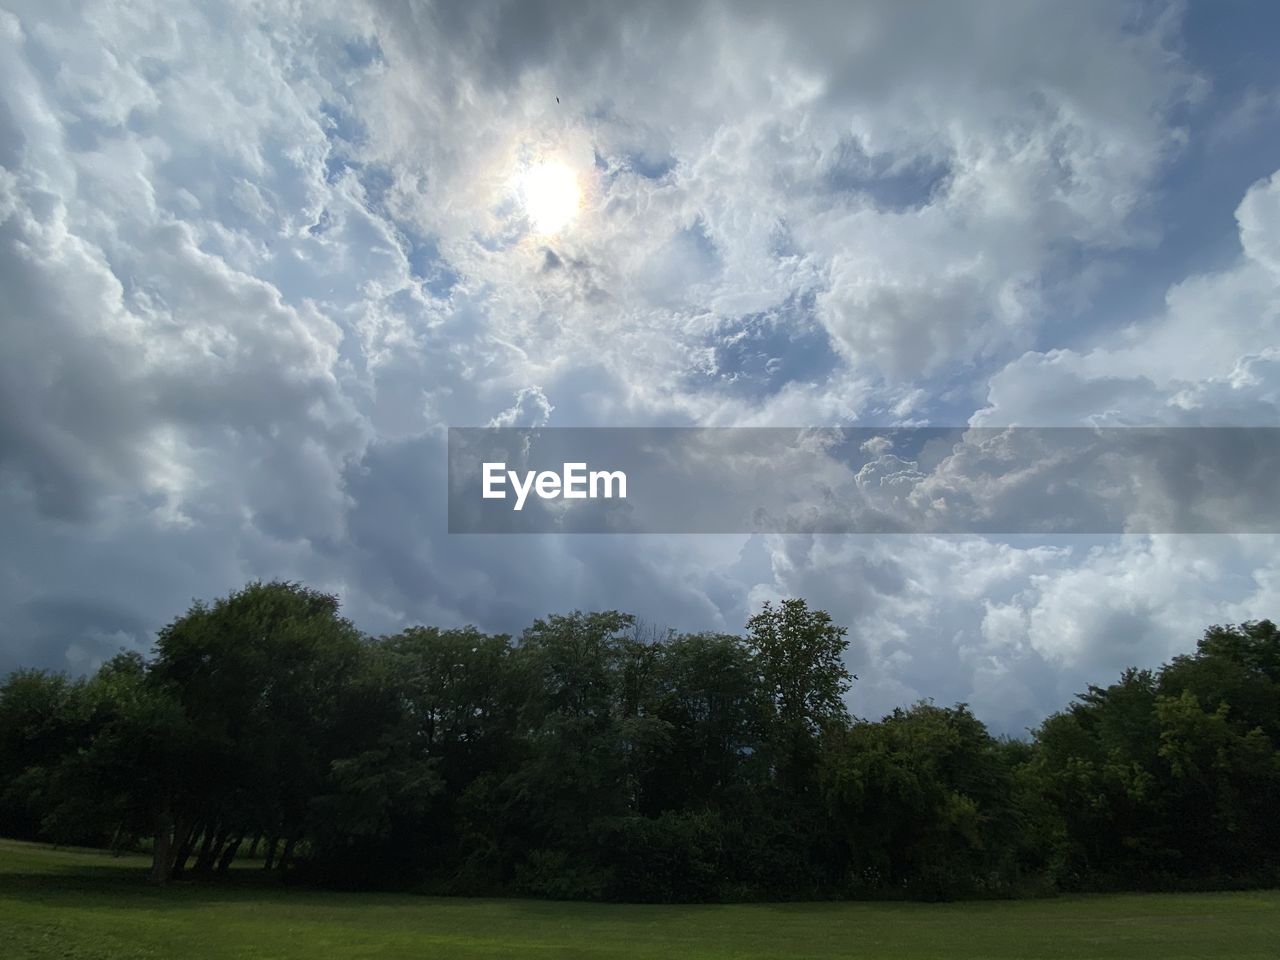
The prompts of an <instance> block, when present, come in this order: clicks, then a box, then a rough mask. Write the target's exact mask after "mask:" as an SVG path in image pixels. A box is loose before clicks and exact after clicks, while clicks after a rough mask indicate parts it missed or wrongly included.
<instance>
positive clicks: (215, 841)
mask: <svg viewBox="0 0 1280 960" xmlns="http://www.w3.org/2000/svg"><path fill="white" fill-rule="evenodd" d="M226 839H227V831H226V828H223V829H220V830H218V831H217V832H214V831H212V830H211V831H210V832H209V834H208V835H207V836H206V837H205V838H204V843H203V844H202V845H201V847H200V856H199V858H197V860H196V869H195V872H196V873H198V874H199V875H200V876H202V877H204V876H208V875H209V874H211V873H213V867H214V864H216V863H217V862H218V854H219V852H221V850H222V845H223V844H224V843H225V842H226Z"/></svg>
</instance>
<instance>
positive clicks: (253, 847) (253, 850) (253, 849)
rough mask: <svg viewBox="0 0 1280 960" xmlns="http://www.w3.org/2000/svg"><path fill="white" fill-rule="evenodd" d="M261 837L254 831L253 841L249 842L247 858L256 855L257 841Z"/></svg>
mask: <svg viewBox="0 0 1280 960" xmlns="http://www.w3.org/2000/svg"><path fill="white" fill-rule="evenodd" d="M261 839H262V834H260V833H255V834H254V835H253V843H251V844H249V859H250V860H252V859H253V858H254V857H256V856H257V855H258V841H259V840H261Z"/></svg>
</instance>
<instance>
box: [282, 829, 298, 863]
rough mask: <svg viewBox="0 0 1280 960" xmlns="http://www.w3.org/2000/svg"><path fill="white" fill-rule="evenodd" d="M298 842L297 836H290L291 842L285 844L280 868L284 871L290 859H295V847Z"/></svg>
mask: <svg viewBox="0 0 1280 960" xmlns="http://www.w3.org/2000/svg"><path fill="white" fill-rule="evenodd" d="M297 843H298V838H297V837H290V838H289V842H288V843H286V844H285V845H284V853H282V854H280V869H281V870H282V871H283V870H284V868H285V867H287V866H288V865H289V861H290V860H291V859H293V848H294V847H295V846H297Z"/></svg>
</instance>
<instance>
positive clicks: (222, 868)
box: [217, 837, 244, 874]
mask: <svg viewBox="0 0 1280 960" xmlns="http://www.w3.org/2000/svg"><path fill="white" fill-rule="evenodd" d="M243 842H244V837H236V838H235V839H234V840H232V841H231V842H230V843H228V844H227V846H226V849H225V850H223V851H222V856H221V857H219V858H218V868H217V869H218V873H219V874H225V873H226V872H227V869H228V868H229V867H230V866H231V861H232V860H234V859H235V858H236V851H237V850H239V849H240V844H241V843H243Z"/></svg>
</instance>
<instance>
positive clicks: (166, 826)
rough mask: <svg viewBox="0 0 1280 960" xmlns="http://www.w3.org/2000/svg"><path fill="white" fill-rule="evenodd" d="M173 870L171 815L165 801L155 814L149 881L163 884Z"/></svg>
mask: <svg viewBox="0 0 1280 960" xmlns="http://www.w3.org/2000/svg"><path fill="white" fill-rule="evenodd" d="M172 871H173V815H172V814H171V813H170V812H169V805H168V804H167V803H166V804H165V805H164V806H163V807H161V808H160V811H159V813H157V814H156V846H155V850H154V852H153V853H152V855H151V881H152V882H153V883H159V884H165V883H168V882H169V875H170V873H171V872H172Z"/></svg>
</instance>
